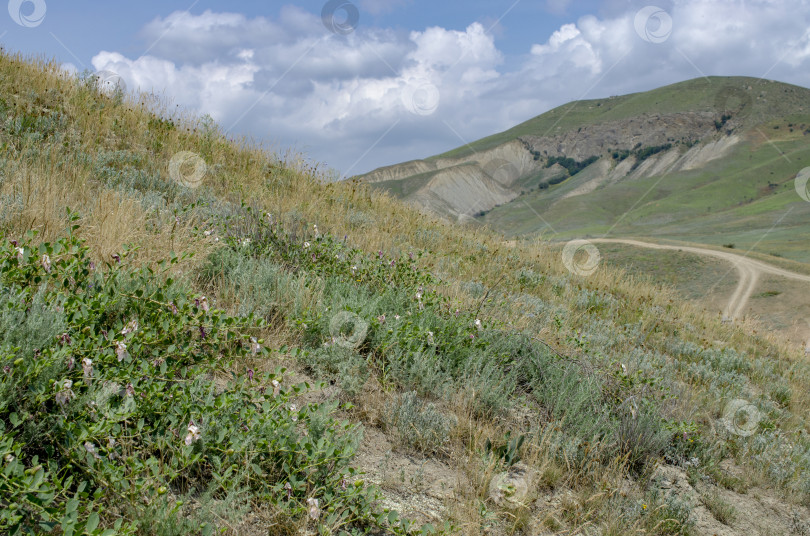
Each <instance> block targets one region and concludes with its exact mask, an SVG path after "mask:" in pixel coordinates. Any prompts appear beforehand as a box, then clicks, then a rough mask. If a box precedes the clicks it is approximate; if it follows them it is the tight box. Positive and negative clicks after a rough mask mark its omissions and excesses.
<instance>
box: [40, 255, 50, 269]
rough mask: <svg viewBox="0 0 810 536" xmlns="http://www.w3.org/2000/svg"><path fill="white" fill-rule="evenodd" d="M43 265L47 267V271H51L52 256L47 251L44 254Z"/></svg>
mask: <svg viewBox="0 0 810 536" xmlns="http://www.w3.org/2000/svg"><path fill="white" fill-rule="evenodd" d="M42 267H43V268H45V271H46V272H48V273H51V258H50V257H49V256H48V254H47V253H46V254H45V255H43V256H42Z"/></svg>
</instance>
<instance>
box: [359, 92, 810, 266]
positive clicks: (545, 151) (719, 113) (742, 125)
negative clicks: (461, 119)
mask: <svg viewBox="0 0 810 536" xmlns="http://www.w3.org/2000/svg"><path fill="white" fill-rule="evenodd" d="M808 106H810V90H808V89H806V88H802V87H798V86H793V85H789V84H784V83H781V82H774V81H767V80H761V79H755V78H748V77H707V78H699V79H695V80H688V81H685V82H680V83H677V84H673V85H669V86H665V87H662V88H658V89H655V90H651V91H647V92H643V93H635V94H630V95H624V96H616V97H609V98H606V99H595V100H587V101H577V102H573V103H569V104H566V105H564V106H560V107H558V108H555V109H553V110H550V111H548V112H546V113H544V114H542V115H540V116H537V117H535V118H532V119H530V120H528V121H526V122H524V123H521V124H519V125H517V126H515V127H513V128H511V129H509V130H506V131H504V132H501V133H498V134H495V135H492V136H488V137H486V138H483V139H481V140H478V141H476V142H473V143H471V144H469V145H464V146H462V147H459V148H458V149H455V150H452V151H449V152H447V153H443V154H440V155H436V156H433V157H430V158H427V159H424V160H413V161H409V162H404V163H402V164H397V165H394V166H386V167H382V168H379V169H376V170H374V171H371V172H370V173H367V174H365V175H362V176H359V177H357V179H358V180H360V181H363V182H367V183H370V184H372V185H373V186H374V187H377V188H381V189H384V190H387V191H389V192H390V193H392V194H393V195H395V196H397V197H400V198H402V199H405V200H406V201H409V202H412V203H415V204H417V205H419V206H421V207H423V208H424V209H426V210H428V211H430V212H432V213H435V214H437V215H439V216H442V217H444V218H448V219H450V220H469V219H471V218H475V219H478V220H480V221H483V222H486V223H488V224H491V225H492V226H493V227H495V228H497V229H500V230H503V231H504V232H506V233H507V234H511V235H515V234H527V233H533V232H538V231H545V232H549V231H550V230H551V229H553V231H552V232H553V233H554V234H555V236H556V235H559V236H560V237H565V236H581V235H591V234H598V233H600V231H601V232H605V231H607V230H611V232H618V233H621V234H635V235H648V236H650V235H655V234H662V235H664V236H671V237H679V238H680V237H689V238H690V239H695V238H699V237H696V236H695V234H698V235H699V234H701V233H702V232H704V231H705V228H704V229H703V230H701V229H699V228H698V227H695V228H693V229H687V230H684V229H674V228H673V229H666V228H662V227H661V225H660V224H661V223H662V222H663V223H675V222H678V221H681V219H682V218H681V217H680V215H679V214H677V212H679V211H680V208H677V209H676V211H675V212H674V213H670V214H669V215H662V214H654V215H653V214H651V210H650V206H649V205H648V203H649V202H652V201H661V200H662V197H661V194H662V192H665V193H666V196H665V197H670V198H671V199H670V200H671V201H673V202H674V203H667V204H666V205H667V207H666V208H667V209H668V210H670V209H672V208H673V206H677V207H682V208H685V209H686V210H685V211H684V214H683V215H684V216H686V217H688V219H689V220H690V221H692V222H693V223H695V221H694V216H695V215H694V214H693V213H692V212H693V211H692V210H690V207H691V208H697V209H700V208H702V207H701V206H700V205H702V203H698V204H697V205H695V204H694V203H693V202H692V201H689V200H687V199H685V198H684V197H683V196H684V194H685V192H686V191H688V190H689V189H690V188H691V189H694V188H696V189H698V190H701V189H704V187H706V186H708V185H709V183H710V182H718V181H719V182H720V183H723V185H724V190H729V189H730V190H736V191H731V192H726V193H724V194H723V195H722V196H721V197H720V199H718V200H717V202H716V203H715V204H714V206H713V207H710V206H707V207H706V208H708V210H703V211H701V218H703V219H705V220H706V224H707V225H710V222H709V220H716V218H717V216H718V215H721V214H724V213H727V212H728V210H730V209H732V208H734V207H739V206H742V205H747V204H750V203H755V202H759V201H763V200H764V199H765V198H766V197H767V198H769V202H771V204H773V203H772V201H773V199H772V196H773V195H779V194H782V193H783V192H785V193H787V191H788V190H790V188H789V184H788V183H789V181H790V180H791V179H792V178H793V177H794V176H795V174H796V173H797V172H798V171H799V170H800V169H802V168H803V167H804V166H806V165H807V164H808V163H810V136H808V134H810V113H808V111H807V107H808ZM788 152H790V153H791V154H793V155H794V156H793V157H790V156H787V153H788ZM754 156H756V159H755V158H754ZM746 158H748V159H749V160H750V164H752V165H756V166H765V168H767V173H764V174H763V173H754V174H753V175H752V171H751V169H749V170H748V171H746V170H744V169H740V164H741V163H743V162H744V159H746ZM777 160H782V161H781V162H780V161H777ZM802 161H804V162H805V164H801V162H802ZM788 164H790V165H788ZM800 164H801V165H800ZM759 171H762V169H760V170H759ZM771 175H774V176H773V177H771ZM681 179H682V180H681ZM648 181H652V182H650V183H649V186H650V187H651V188H652V186H653V184H655V187H654V188H652V190H651V191H650V193H648V194H647V195H646V196H645V195H644V189H643V188H641V189H640V191H637V190H639V188H637V187H634V186H633V185H634V184H635V185H636V186H639V185H643V184H647V182H648ZM656 181H657V182H656ZM735 185H736V186H738V187H740V188H735ZM716 186H717V185H715V188H709V189H707V190H703V191H704V193H706V194H707V195H709V194H708V192H709V191H712V190H716ZM659 187H661V188H665V190H661V188H659ZM681 187H682V188H683V190H681ZM751 188H753V189H754V190H756V192H755V193H753V194H751V195H747V196H743V197H740V195H739V194H740V193H741V192H742V191H747V190H750V189H751ZM716 193H717V192H713V194H712V195H716ZM749 193H750V192H749ZM793 193H794V194H795V192H793ZM726 194H728V195H726ZM599 196H601V197H605V196H607V197H611V198H614V197H615V198H617V199H616V203H615V206H614V207H613V208H615V209H617V210H615V211H614V210H612V209H610V208H608V209H607V210H606V207H604V206H600V205H601V204H600V201H599V199H598V198H595V197H599ZM687 197H688V196H687ZM678 198H680V200H678ZM675 201H677V202H675ZM791 201H792V202H796V203H800V202H801V201H802V200H801V199H800V198H798V197H796V196H795V195H794V196H793V198H788V197H787V196H785V198H784V199H783V200H782V201H781V202H778V203H776V205H778V207H782V206H783V205H784V204H785V203H788V202H791ZM631 206H632V207H633V208H634V212H635V211H636V209H640V212H638V213H634V214H633V215H632V217H630V218H628V217H627V215H626V214H625V212H626V211H622V209H629V208H630V207H631ZM775 208H777V206H771V207H769V208H767V209H765V211H768V212H770V211H771V210H773V209H775ZM797 209H798V210H797V215H800V216H801V219H802V221H810V209H808V207H800V206H799V205H797ZM652 212H656V211H655V210H652ZM757 212H758V213H761V212H763V210H762V208H761V207H760V208H758V209H757ZM572 214H575V215H576V216H575V217H573V218H572V217H571V216H572ZM644 214H646V215H647V216H646V217H644V218H642V219H640V220H639V219H638V218H637V216H639V215H644ZM726 215H729V214H726ZM537 216H540V217H539V218H538V217H537ZM662 216H665V217H663V219H662ZM710 216H711V217H710ZM730 216H731V218H730V219H731V220H742V219H747V216H746V215H744V214H738V215H736V216H734V215H730ZM721 219H722V218H721ZM665 220H666V221H665ZM755 220H756V218H755ZM714 223H716V221H715V222H714ZM724 223H725V222H724ZM729 223H731V222H729ZM737 223H740V221H737ZM748 223H751V222H750V221H748ZM788 223H789V222H788ZM760 224H762V225H763V226H764V227H765V228H767V227H768V226H769V225H770V223H769V222H766V221H764V220H763V221H761V222H760V221H757V222H755V225H754V226H753V227H751V226H750V225H749V229H750V228H753V229H756V228H758V227H756V226H757V225H760ZM639 227H644V229H640V228H639ZM665 227H666V226H665ZM740 229H742V227H740ZM684 231H688V232H684ZM735 232H736V231H735ZM740 240H742V242H744V241H745V239H744V237H741V238H740ZM697 241H702V240H700V239H698V240H697ZM752 242H753V240H752ZM765 245H768V242H766V244H765ZM794 246H796V244H789V245H786V247H781V246H779V247H776V246H773V247H776V250H777V251H778V252H779V253H780V254H782V253H789V254H790V253H792V250H793V249H794ZM797 260H798V259H797ZM802 260H810V258H808V259H802Z"/></svg>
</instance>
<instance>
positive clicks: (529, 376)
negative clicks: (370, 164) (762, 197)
mask: <svg viewBox="0 0 810 536" xmlns="http://www.w3.org/2000/svg"><path fill="white" fill-rule="evenodd" d="M143 104H144V103H143V100H142V96H138V95H134V96H125V95H109V94H105V93H104V92H100V91H98V87H97V84H96V82H95V81H94V80H93V79H92V78H88V79H75V78H73V77H70V76H67V75H66V74H65V72H64V70H63V69H62V68H61V66H60V65H58V64H56V63H51V64H43V63H41V62H38V61H34V62H32V61H27V60H25V59H23V58H20V57H19V56H10V55H8V54H6V53H5V52H0V142H2V144H1V145H2V151H0V163H2V169H3V173H2V175H1V176H0V200H2V209H3V210H2V212H0V306H1V307H0V533H3V534H29V533H30V534H40V533H49V534H54V533H71V532H72V533H73V534H94V535H104V536H106V535H113V534H125V535H137V536H141V535H143V536H146V535H153V534H197V535H207V534H225V535H237V534H239V535H241V534H247V535H253V534H265V535H266V534H277V535H293V534H296V535H299V534H340V533H349V534H363V533H372V534H395V535H399V536H429V535H434V534H448V535H449V534H459V533H460V534H465V535H469V536H483V535H485V534H486V535H493V534H517V533H531V534H543V533H548V532H555V533H568V534H577V533H586V532H587V533H594V534H595V533H599V534H658V535H673V536H674V535H688V534H704V533H707V534H713V533H718V534H734V533H737V534H756V533H766V531H769V532H767V533H774V532H777V533H789V532H790V531H793V532H796V533H802V532H806V529H807V527H808V526H810V511H808V508H807V506H806V505H807V504H808V501H810V455H808V453H810V436H808V434H807V428H808V424H807V422H808V418H810V404H808V398H807V396H808V395H807V393H810V365H808V363H807V361H806V360H805V359H804V358H803V356H802V355H800V354H799V353H797V352H795V351H793V350H791V349H790V348H789V347H787V346H785V345H782V344H780V343H778V342H775V341H773V340H770V339H768V338H767V337H764V336H762V335H761V334H756V333H753V332H751V331H750V330H748V329H747V328H746V327H745V326H739V325H732V324H723V323H721V322H720V319H717V318H713V317H712V316H710V315H706V314H704V313H703V312H701V311H700V310H698V309H696V308H694V307H692V306H691V305H689V304H686V303H683V302H681V301H678V300H677V298H676V297H675V296H674V295H673V294H672V293H671V292H669V291H668V290H667V289H663V288H660V287H656V286H653V285H650V284H648V283H645V282H643V281H641V282H640V281H638V280H635V279H633V278H628V277H626V275H625V274H624V273H622V272H621V271H618V270H612V269H608V268H605V267H599V268H598V269H597V270H596V271H595V272H594V273H593V274H592V276H591V277H589V278H584V277H580V276H578V275H576V274H573V273H571V272H569V271H568V270H567V269H566V267H565V262H564V260H563V259H561V256H560V255H559V254H558V252H557V251H556V250H555V249H554V248H553V247H550V246H549V245H547V244H544V243H542V242H540V241H537V240H526V241H525V242H524V241H515V243H512V244H505V243H504V240H503V237H502V236H501V235H500V234H499V233H493V232H490V231H489V230H487V229H484V228H467V227H464V226H457V225H447V224H446V222H442V221H438V220H436V219H434V218H430V217H426V216H425V215H424V214H422V213H420V212H419V211H417V210H415V209H414V208H413V207H409V206H407V205H405V204H404V203H401V202H398V201H396V200H394V199H392V198H391V197H390V196H388V195H382V194H381V193H380V192H379V191H374V190H373V189H370V188H367V187H365V186H362V185H359V186H358V185H357V184H356V183H355V184H352V183H337V184H336V183H333V182H330V181H329V180H328V179H329V178H330V177H328V176H324V177H321V176H319V175H317V174H316V171H315V169H313V168H312V167H309V166H308V164H307V163H306V161H305V160H303V159H301V160H297V159H293V158H291V159H287V160H284V159H281V158H279V157H278V156H276V155H273V154H269V153H267V152H266V151H264V150H263V149H262V148H260V147H255V146H249V145H243V144H236V143H234V142H233V141H232V140H231V139H230V138H229V136H228V135H227V134H225V133H223V132H221V131H220V130H218V128H217V127H216V126H215V125H211V123H210V122H208V121H197V120H195V119H194V118H188V117H186V118H183V117H177V116H173V115H171V114H170V113H167V112H166V111H165V110H164V111H163V113H160V114H154V113H151V112H149V111H148V109H147V108H148V107H147V106H144V105H143ZM518 149H519V148H518ZM503 154H504V153H501V157H503ZM495 158H497V155H496V156H495V157H493V158H492V160H491V161H494V160H495ZM525 162H526V165H527V166H530V165H533V162H535V160H534V159H533V157H532V158H531V159H526V160H525ZM563 163H566V164H567V162H563ZM563 163H555V164H554V165H552V166H551V167H549V168H544V169H547V170H548V171H547V172H545V171H543V172H538V173H537V174H536V177H535V176H532V177H531V180H537V181H538V183H537V184H541V182H539V181H544V183H548V184H551V183H552V182H554V181H556V180H557V179H558V178H559V177H560V176H561V170H562V169H565V168H564V167H563ZM460 165H461V164H456V166H457V167H458V166H460ZM474 165H478V166H482V164H480V163H479V164H474ZM486 165H487V163H483V167H485V166H486ZM555 166H556V167H555ZM483 167H481V169H482V172H483ZM598 169H599V168H598V167H593V168H592V169H587V168H586V169H584V170H582V173H583V177H586V176H587V174H588V173H596V171H598ZM421 170H422V171H420V173H430V172H434V171H436V169H428V168H421ZM563 175H564V174H563ZM486 177H489V179H490V180H491V181H494V182H495V183H497V184H498V185H499V187H502V188H508V187H513V188H514V187H515V186H514V185H516V184H520V181H521V180H522V179H521V178H520V175H519V174H513V172H512V171H511V170H507V171H506V172H505V171H499V169H491V168H488V170H487V172H486ZM486 177H485V176H484V175H480V176H479V179H480V184H482V185H487V187H492V188H494V187H495V184H493V183H488V182H487V181H486V180H485V179H486ZM515 177H518V178H517V179H516V178H515ZM434 178H435V177H434ZM426 180H427V181H430V180H433V178H431V177H428V178H427V179H426ZM629 182H632V181H629ZM566 183H567V181H565V182H563V183H561V184H560V186H561V187H568V186H567V184H566ZM437 184H444V183H437ZM510 185H511V186H510ZM552 187H553V185H552V186H551V187H549V188H548V189H551V188H552ZM582 197H583V196H576V197H573V198H571V199H576V198H582ZM445 522H447V523H448V524H447V525H445ZM423 523H424V525H422V524H423Z"/></svg>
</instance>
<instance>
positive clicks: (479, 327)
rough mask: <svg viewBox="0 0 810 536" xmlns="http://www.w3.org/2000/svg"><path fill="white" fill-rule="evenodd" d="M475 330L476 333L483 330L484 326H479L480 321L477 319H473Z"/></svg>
mask: <svg viewBox="0 0 810 536" xmlns="http://www.w3.org/2000/svg"><path fill="white" fill-rule="evenodd" d="M475 329H477V330H478V331H481V330H482V329H484V326H482V325H481V321H480V320H479V319H477V318H476V319H475Z"/></svg>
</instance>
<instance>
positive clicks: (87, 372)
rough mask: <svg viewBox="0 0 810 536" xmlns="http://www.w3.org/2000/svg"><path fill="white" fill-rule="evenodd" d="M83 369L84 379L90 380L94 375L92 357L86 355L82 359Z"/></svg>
mask: <svg viewBox="0 0 810 536" xmlns="http://www.w3.org/2000/svg"><path fill="white" fill-rule="evenodd" d="M82 371H83V373H84V379H85V380H89V379H90V378H91V377H92V376H93V360H92V359H90V358H87V357H85V358H84V359H82Z"/></svg>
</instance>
